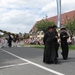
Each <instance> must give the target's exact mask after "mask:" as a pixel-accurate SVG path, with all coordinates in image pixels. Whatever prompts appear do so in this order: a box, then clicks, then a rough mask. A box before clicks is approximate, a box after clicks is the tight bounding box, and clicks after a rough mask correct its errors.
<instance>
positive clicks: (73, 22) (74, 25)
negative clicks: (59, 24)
mask: <svg viewBox="0 0 75 75" xmlns="http://www.w3.org/2000/svg"><path fill="white" fill-rule="evenodd" d="M66 18H67V17H66ZM65 25H66V28H67V29H68V31H69V33H70V36H71V38H72V37H73V35H74V34H75V16H74V17H73V18H69V19H68V18H67V22H66V23H65Z"/></svg>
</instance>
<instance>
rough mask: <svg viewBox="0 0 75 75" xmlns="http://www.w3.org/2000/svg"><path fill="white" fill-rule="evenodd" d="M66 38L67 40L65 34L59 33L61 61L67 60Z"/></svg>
mask: <svg viewBox="0 0 75 75" xmlns="http://www.w3.org/2000/svg"><path fill="white" fill-rule="evenodd" d="M63 36H65V37H63ZM68 38H69V36H68V34H67V33H66V32H61V33H60V39H61V48H62V53H61V54H62V56H63V59H67V57H68V52H69V48H68V43H67V39H68Z"/></svg>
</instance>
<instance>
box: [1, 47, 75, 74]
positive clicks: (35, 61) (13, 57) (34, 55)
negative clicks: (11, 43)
mask: <svg viewBox="0 0 75 75" xmlns="http://www.w3.org/2000/svg"><path fill="white" fill-rule="evenodd" d="M59 62H60V63H59V64H57V65H55V64H45V63H43V49H37V48H30V47H12V48H9V47H8V48H0V75H75V51H74V50H71V51H69V57H68V59H67V60H63V59H62V56H61V50H59Z"/></svg>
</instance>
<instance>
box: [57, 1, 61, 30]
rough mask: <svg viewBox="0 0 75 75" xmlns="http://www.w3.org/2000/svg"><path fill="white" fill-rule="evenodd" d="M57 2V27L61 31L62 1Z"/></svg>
mask: <svg viewBox="0 0 75 75" xmlns="http://www.w3.org/2000/svg"><path fill="white" fill-rule="evenodd" d="M56 2H57V27H59V28H60V29H61V0H56Z"/></svg>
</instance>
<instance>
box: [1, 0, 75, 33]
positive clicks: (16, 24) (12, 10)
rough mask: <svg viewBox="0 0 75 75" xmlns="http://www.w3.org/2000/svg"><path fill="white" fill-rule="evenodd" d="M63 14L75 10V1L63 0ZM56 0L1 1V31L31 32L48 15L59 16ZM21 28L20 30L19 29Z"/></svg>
mask: <svg viewBox="0 0 75 75" xmlns="http://www.w3.org/2000/svg"><path fill="white" fill-rule="evenodd" d="M61 2H62V13H64V12H67V11H71V10H75V1H74V0H61ZM56 6H57V5H56V0H0V29H4V30H7V31H12V32H19V31H22V32H29V30H30V29H31V28H32V26H33V25H34V24H35V22H36V21H38V20H40V19H42V18H43V17H44V16H45V15H46V14H47V15H48V17H51V16H54V15H56V14H57V7H56ZM17 28H19V29H17Z"/></svg>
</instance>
